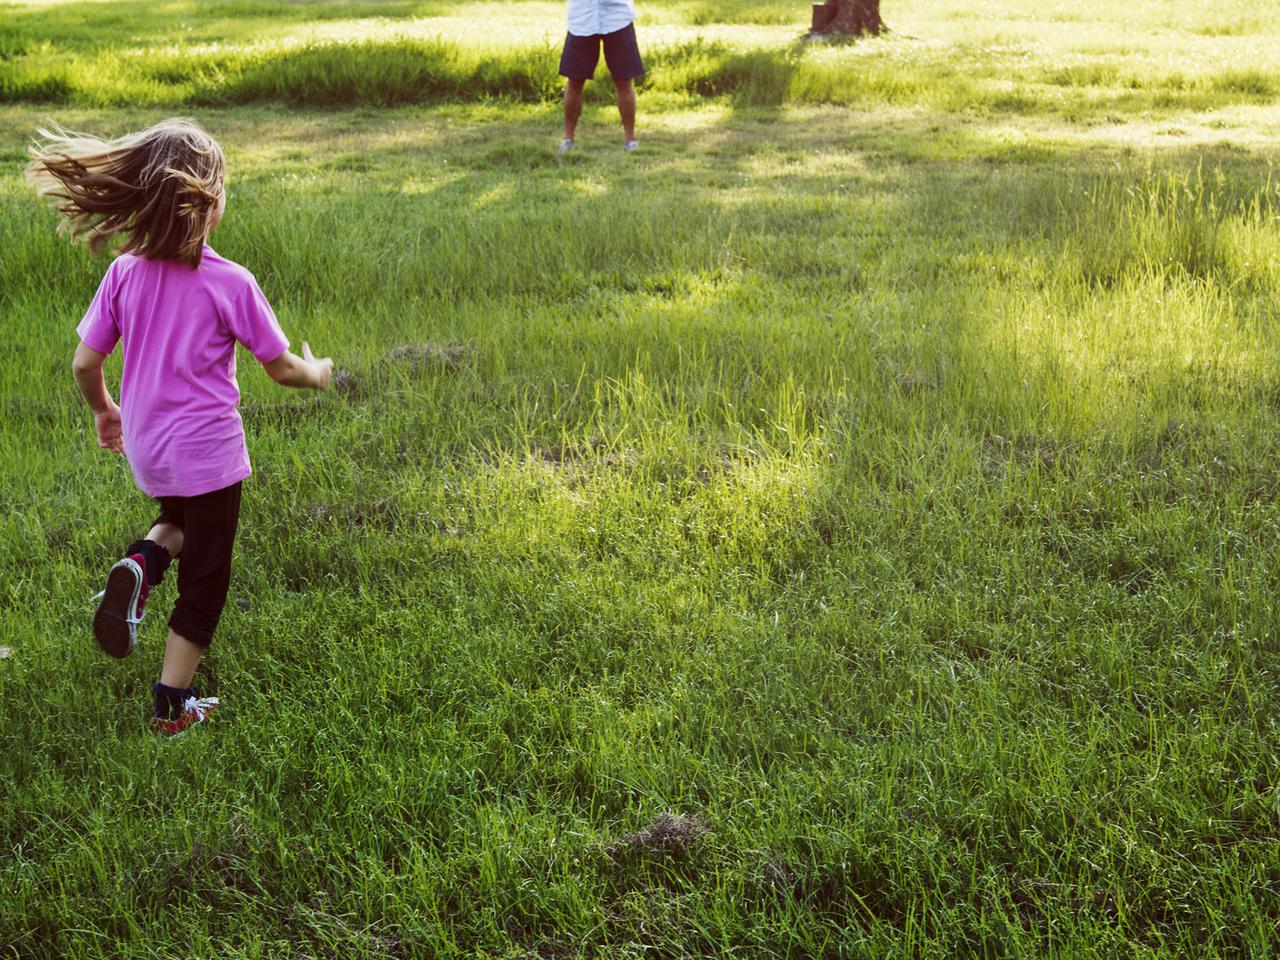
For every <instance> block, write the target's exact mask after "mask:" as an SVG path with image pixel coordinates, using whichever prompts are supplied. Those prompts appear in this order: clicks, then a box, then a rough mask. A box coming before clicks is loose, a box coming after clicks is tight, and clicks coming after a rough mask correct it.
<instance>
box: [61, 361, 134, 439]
mask: <svg viewBox="0 0 1280 960" xmlns="http://www.w3.org/2000/svg"><path fill="white" fill-rule="evenodd" d="M106 361H107V355H106V354H105V353H99V352H98V351H97V350H94V349H93V348H92V347H90V346H86V345H85V344H83V343H81V344H80V345H79V346H78V347H76V353H75V356H74V357H72V358H71V372H72V373H73V374H75V378H76V386H77V387H79V388H80V396H82V397H84V402H85V403H87V404H88V405H89V409H90V410H92V411H93V422H94V425H95V426H96V427H97V428H98V446H100V447H102V448H104V449H106V450H114V451H115V452H116V453H124V434H123V432H122V431H121V429H120V408H119V407H117V406H116V403H115V401H114V400H112V399H111V394H109V393H107V384H106V382H105V381H104V380H103V379H102V365H103V364H104V363H106Z"/></svg>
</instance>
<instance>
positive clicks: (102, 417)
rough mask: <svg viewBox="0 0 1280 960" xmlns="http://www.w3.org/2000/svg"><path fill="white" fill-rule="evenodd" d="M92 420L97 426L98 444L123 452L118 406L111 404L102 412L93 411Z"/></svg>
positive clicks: (104, 447) (105, 448) (122, 434)
mask: <svg viewBox="0 0 1280 960" xmlns="http://www.w3.org/2000/svg"><path fill="white" fill-rule="evenodd" d="M93 422H94V425H95V426H96V427H97V428H98V446H100V447H102V448H103V449H104V450H114V451H115V452H116V453H120V454H123V453H124V431H123V430H122V429H121V427H120V408H119V407H118V406H116V405H115V404H114V403H113V404H111V406H109V407H108V408H107V409H106V410H103V411H102V413H95V414H94V415H93Z"/></svg>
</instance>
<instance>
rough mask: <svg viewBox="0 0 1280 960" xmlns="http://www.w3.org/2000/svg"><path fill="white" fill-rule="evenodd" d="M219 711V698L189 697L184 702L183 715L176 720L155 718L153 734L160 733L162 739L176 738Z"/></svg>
mask: <svg viewBox="0 0 1280 960" xmlns="http://www.w3.org/2000/svg"><path fill="white" fill-rule="evenodd" d="M217 709H218V698H217V697H194V696H192V697H187V699H186V700H184V701H183V702H182V713H180V714H178V716H177V717H176V718H175V719H173V720H165V719H162V718H161V717H153V718H152V720H151V732H152V733H158V734H160V736H162V737H176V736H177V735H178V734H180V733H186V732H187V731H188V730H189V729H191V728H192V727H194V726H195V725H196V724H197V723H204V722H205V721H206V720H208V719H209V715H210V714H211V713H213V711H215V710H217Z"/></svg>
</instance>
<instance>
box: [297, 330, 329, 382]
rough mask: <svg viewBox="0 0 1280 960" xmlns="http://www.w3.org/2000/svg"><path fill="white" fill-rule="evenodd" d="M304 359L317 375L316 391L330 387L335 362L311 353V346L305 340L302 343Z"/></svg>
mask: <svg viewBox="0 0 1280 960" xmlns="http://www.w3.org/2000/svg"><path fill="white" fill-rule="evenodd" d="M302 359H303V360H305V361H307V363H309V364H311V368H312V369H313V370H314V371H315V374H316V389H317V390H325V389H327V388H328V386H329V381H330V380H331V379H332V378H333V361H332V360H330V359H329V358H328V357H320V358H318V359H317V357H316V355H315V354H313V353H312V352H311V345H310V344H309V343H307V342H306V341H305V340H304V341H302Z"/></svg>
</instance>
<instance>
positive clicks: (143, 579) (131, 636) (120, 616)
mask: <svg viewBox="0 0 1280 960" xmlns="http://www.w3.org/2000/svg"><path fill="white" fill-rule="evenodd" d="M149 592H150V587H148V586H147V561H146V558H145V557H143V556H142V554H140V553H133V554H130V555H129V556H127V557H125V558H124V559H123V560H117V561H116V563H115V565H114V566H113V567H112V568H111V572H110V573H108V574H107V588H106V589H105V590H103V591H102V592H101V593H100V594H98V596H97V597H94V599H95V600H98V599H101V602H100V603H99V604H98V612H97V613H95V614H94V615H93V637H94V639H95V640H97V641H98V646H100V647H101V648H102V649H103V651H104V652H106V653H108V654H110V655H111V656H113V657H115V658H117V659H120V660H122V659H124V658H125V657H127V656H128V655H129V654H130V653H132V652H133V645H134V644H135V643H136V642H137V639H138V624H140V623H141V622H142V617H143V607H145V606H146V603H147V594H148V593H149Z"/></svg>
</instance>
